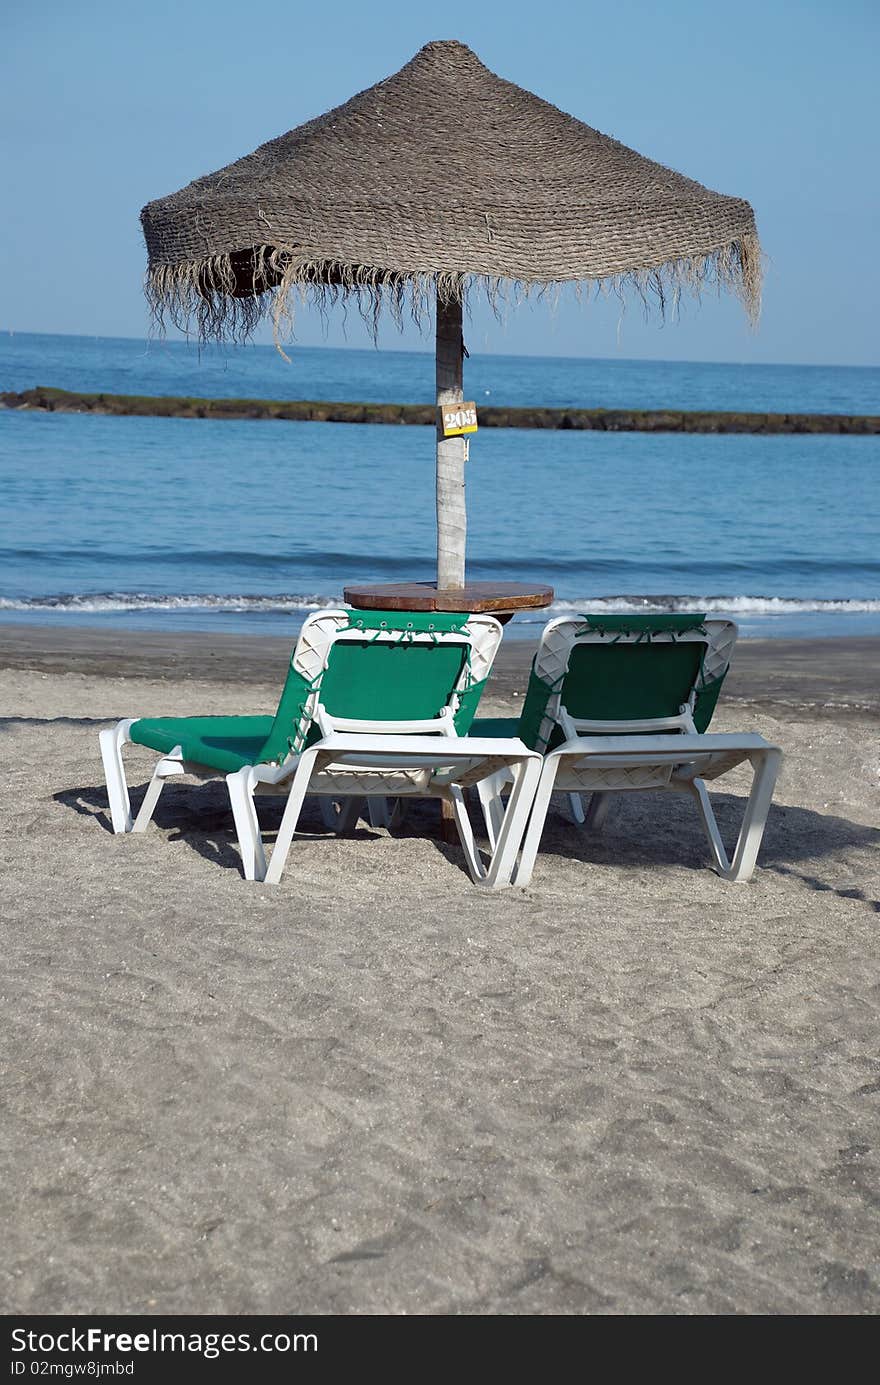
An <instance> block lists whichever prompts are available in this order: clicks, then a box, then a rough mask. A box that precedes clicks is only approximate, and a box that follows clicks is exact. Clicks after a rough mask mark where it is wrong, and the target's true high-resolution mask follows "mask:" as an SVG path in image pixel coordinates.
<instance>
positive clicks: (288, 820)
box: [261, 751, 351, 885]
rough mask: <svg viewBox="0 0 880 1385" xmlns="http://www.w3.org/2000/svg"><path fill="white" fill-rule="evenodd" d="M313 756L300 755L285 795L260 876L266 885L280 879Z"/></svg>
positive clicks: (308, 777) (303, 800)
mask: <svg viewBox="0 0 880 1385" xmlns="http://www.w3.org/2000/svg"><path fill="white" fill-rule="evenodd" d="M314 763H315V757H314V755H313V754H310V753H309V752H308V751H306V752H305V753H304V754H303V755H301V756H300V761H299V764H298V765H297V768H296V773H295V774H294V776H293V782H292V784H291V786H290V793H289V794H288V796H287V803H286V804H285V806H284V815H283V817H282V819H281V826H280V827H279V828H278V836H277V837H276V838H275V846H274V847H273V849H272V857H271V859H270V861H269V868H268V870H267V871H266V872H265V875H264V876H262V877H261V878H262V879H265V881H266V884H267V885H277V884H278V882H279V880H280V879H281V872H282V871H283V870H284V862H285V861H286V860H287V853H288V852H289V851H290V843H291V842H292V841H293V834H294V832H295V831H296V824H297V823H298V822H299V815H300V813H301V812H302V806H303V803H304V802H305V797H306V790H307V789H308V787H309V781H310V780H311V777H312V766H313V765H314ZM350 802H351V800H350V799H348V800H346V802H345V804H344V805H343V808H344V809H345V808H348V807H349V804H350Z"/></svg>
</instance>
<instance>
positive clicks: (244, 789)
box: [100, 610, 541, 888]
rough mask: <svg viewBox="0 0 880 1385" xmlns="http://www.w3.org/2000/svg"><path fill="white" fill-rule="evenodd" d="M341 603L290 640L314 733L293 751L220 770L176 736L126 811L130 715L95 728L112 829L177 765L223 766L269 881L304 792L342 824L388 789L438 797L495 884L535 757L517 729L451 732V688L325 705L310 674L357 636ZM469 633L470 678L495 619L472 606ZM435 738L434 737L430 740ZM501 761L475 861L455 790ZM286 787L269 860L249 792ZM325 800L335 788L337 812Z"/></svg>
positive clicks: (442, 637) (479, 873)
mask: <svg viewBox="0 0 880 1385" xmlns="http://www.w3.org/2000/svg"><path fill="white" fill-rule="evenodd" d="M353 614H354V615H357V614H358V613H356V612H355V613H352V612H350V611H342V610H338V611H321V612H318V613H316V614H315V615H312V616H310V617H309V618H308V620H307V621H306V623H305V625H304V626H303V629H302V631H301V633H300V638H299V641H298V642H297V647H296V650H295V652H294V656H293V662H294V667H295V668H296V671H297V672H298V673H299V674H301V675H302V676H303V677H304V678H305V679H307V681H308V682H309V683H314V684H315V691H314V693H313V694H312V695H311V696H310V699H309V703H308V704H307V707H306V709H305V711H306V717H307V721H308V722H311V721H314V722H315V723H317V725H318V727H319V728H320V731H321V735H322V738H321V740H319V741H317V742H316V743H315V744H313V745H311V746H309V747H308V748H307V749H305V750H301V751H300V753H298V754H296V753H291V754H290V755H288V756H287V758H286V759H285V760H284V761H283V762H282V763H280V764H269V763H258V764H255V765H245V766H244V767H243V768H242V769H239V770H236V771H234V772H233V773H230V774H226V775H224V774H223V773H222V771H219V770H216V769H213V768H211V767H210V766H206V765H202V764H197V763H194V762H192V761H186V760H184V758H183V753H182V749H181V747H180V746H176V747H175V748H174V749H172V750H171V751H169V752H168V753H167V754H165V755H162V757H161V759H160V760H159V762H158V764H157V765H156V767H155V769H154V772H153V777H152V779H151V780H150V783H149V786H148V788H147V792H146V796H145V798H144V801H143V803H142V805H141V808H140V810H139V812H138V815H137V817H136V818H134V819H133V818H132V814H131V807H130V802H129V794H128V786H127V783H126V779H125V770H124V767H123V763H122V749H123V746H124V745H125V744H127V743H128V742H129V741H130V740H131V736H130V734H129V731H130V728H131V726H132V725H133V723H134V721H135V720H136V718H126V719H125V720H123V721H120V722H119V723H118V724H117V725H116V726H115V727H112V728H108V729H107V730H105V731H102V732H101V733H100V744H101V755H102V759H103V763H104V772H105V776H106V780H107V791H108V797H109V802H110V814H111V819H112V824H113V830H114V832H116V833H121V832H143V831H145V830H146V828H147V825H148V823H149V821H150V818H151V817H152V815H153V812H154V810H155V807H156V803H157V802H158V799H159V795H160V793H161V792H162V788H163V785H164V782H165V779H166V778H168V777H170V776H172V775H176V774H189V775H194V776H195V777H197V778H199V779H205V780H206V779H218V778H225V780H226V784H227V787H228V789H229V798H230V804H231V807H232V813H233V818H234V821H235V828H236V832H237V834H238V841H239V847H240V850H241V856H242V866H243V870H244V875H245V878H246V879H248V880H266V881H267V882H269V883H273V884H274V883H277V882H278V880H279V879H280V877H281V872H282V870H283V868H284V863H285V860H286V858H287V854H288V851H289V849H290V844H291V841H292V838H293V834H294V832H295V831H296V826H297V822H298V820H299V815H300V812H301V810H302V806H303V802H304V799H305V797H306V795H307V794H317V795H320V796H321V799H322V809H323V810H324V811H323V816H324V820H325V822H326V823H327V825H328V826H329V825H331V824H333V825H335V826H337V827H338V828H341V829H343V830H345V829H346V828H349V827H350V826H352V825H353V823H354V821H355V819H356V816H357V807H358V806H359V803H360V800H361V799H362V798H364V797H366V800H367V808H368V811H369V813H370V818H371V821H373V823H374V825H375V824H376V823H377V822H383V820H384V821H387V820H388V817H387V809H386V807H385V804H384V802H383V800H385V799H386V798H389V797H390V798H406V797H428V798H440V799H446V800H447V801H449V802H450V803H451V804H452V807H453V815H454V819H455V823H456V827H457V829H458V833H459V837H460V840H461V844H462V848H463V850H464V853H465V858H466V860H467V865H468V869H469V871H470V874H471V878H472V879H473V880H474V882H475V883H476V884H479V885H484V886H487V887H488V888H496V887H500V886H502V885H507V884H509V883H510V876H511V872H512V870H513V866H514V863H515V861H516V856H517V853H518V851H519V847H520V844H521V841H522V836H523V832H524V831H525V827H526V823H527V821H528V814H529V809H530V807H531V804H532V800H533V798H534V794H535V790H536V788H537V783H538V778H539V775H540V770H541V757H540V755H538V754H537V752H535V751H530V750H529V749H528V748H527V747H526V746H525V745H523V743H522V741H520V740H518V739H515V738H510V739H505V740H497V739H494V738H482V739H471V738H469V737H466V736H459V735H458V734H457V732H456V729H455V723H454V720H453V717H454V714H455V711H456V709H457V707H458V692H453V694H452V696H451V697H450V700H449V703H448V705H447V706H446V707H445V708H444V709H443V710H442V712H441V715H440V716H438V717H434V718H430V719H423V720H418V721H396V722H391V721H352V720H346V719H344V718H334V717H332V716H330V715H329V714H328V713H327V711H326V710H325V709H324V707H323V706H322V705H321V702H320V675H321V673H322V671H323V670H325V669H326V667H327V662H328V659H329V656H330V651H331V649H332V647H333V644H334V643H335V642H336V641H345V640H351V641H356V642H359V641H362V640H363V638H364V635H363V631H361V630H357V629H351V628H349V627H350V624H351V620H352V615H353ZM374 638H375V639H377V640H380V641H381V640H397V639H399V638H400V635H399V632H392V631H388V632H384V631H378V632H376V633H375V634H374ZM465 638H466V642H467V643H469V644H470V662H469V677H470V678H471V679H472V680H473V681H474V682H480V681H482V680H483V679H485V677H486V676H487V674H488V672H489V670H490V668H491V666H492V662H493V660H494V657H495V654H496V651H497V649H498V645H499V643H500V640H501V626H500V625H499V623H498V621H496V620H495V619H494V617H492V616H481V615H477V616H470V617H469V618H468V620H467V624H466V637H465ZM407 640H408V641H409V642H416V641H419V642H424V643H429V642H430V643H434V644H436V643H439V642H451V643H456V644H462V643H463V642H465V641H463V638H462V634H461V633H458V634H455V633H450V632H436V631H435V632H432V633H430V634H428V633H424V632H419V631H414V632H412V633H410V632H407ZM441 741H442V749H441V745H440V744H439V742H441ZM499 772H501V773H503V774H504V777H505V781H508V780H511V779H512V780H513V784H514V787H513V791H512V793H511V796H510V800H509V803H508V805H507V811H506V813H505V814H504V816H503V818H501V817H500V816H499V815H497V814H496V819H495V820H496V822H497V823H498V831H497V833H496V835H495V840H494V841H493V843H492V854H491V859H490V862H489V865H488V867H485V866H484V865H483V863H482V861H481V859H480V855H479V853H478V851H477V848H476V845H475V842H474V837H473V832H472V830H471V825H470V822H469V819H468V815H467V810H466V808H465V804H464V797H463V790H464V789H465V788H466V787H468V786H470V785H474V784H476V785H479V783H481V782H482V780H483V779H486V778H491V777H492V776H495V775H497V774H498V773H499ZM258 792H259V793H276V794H286V795H287V796H288V802H287V805H286V807H285V810H284V816H283V818H282V822H281V827H280V830H279V833H278V838H277V841H276V844H275V848H274V850H273V852H272V857H271V861H270V862H269V863H268V865H267V861H266V854H265V850H264V847H263V842H262V837H261V835H260V829H259V822H258V818H257V813H256V807H255V804H254V795H255V793H258ZM333 800H337V801H339V800H342V801H343V804H342V808H341V809H340V810H339V811H338V812H336V811H335V810H334V808H333V806H332V805H333Z"/></svg>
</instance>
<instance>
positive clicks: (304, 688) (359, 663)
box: [129, 611, 485, 774]
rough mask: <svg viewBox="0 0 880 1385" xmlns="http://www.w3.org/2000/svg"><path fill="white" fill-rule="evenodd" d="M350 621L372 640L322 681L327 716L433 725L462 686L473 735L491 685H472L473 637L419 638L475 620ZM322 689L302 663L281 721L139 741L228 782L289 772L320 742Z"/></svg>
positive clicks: (342, 647)
mask: <svg viewBox="0 0 880 1385" xmlns="http://www.w3.org/2000/svg"><path fill="white" fill-rule="evenodd" d="M349 614H350V624H349V626H348V627H347V628H348V629H349V630H352V631H355V630H356V631H359V632H362V633H363V639H354V640H348V641H345V642H338V643H336V644H335V645H334V646H333V648H332V650H331V652H330V657H329V662H328V665H327V668H326V669H323V670H322V671H321V672H320V673H319V675H318V680H319V681H320V688H321V700H322V702H323V704H324V706H325V708H326V710H327V712H328V713H330V714H331V715H338V716H343V717H350V718H354V719H356V720H364V721H370V720H376V721H383V720H386V721H394V720H396V719H408V720H413V719H419V718H431V717H434V716H436V715H437V711H438V707H440V706H442V705H444V703H445V702H446V701H447V700H448V697H449V693H450V691H451V690H452V689H453V688H454V687H459V689H460V691H459V706H458V710H457V712H456V714H455V725H456V730H457V731H458V734H459V735H460V736H465V735H467V733H468V730H469V729H470V725H471V722H472V720H473V716H474V713H475V711H476V709H477V704H478V702H479V700H480V695H481V693H482V691H483V686H484V683H485V679H473V678H471V677H470V672H469V665H468V658H469V654H468V644H467V641H466V639H464V638H463V641H462V643H460V644H459V643H442V642H441V641H439V639H438V640H437V641H436V642H435V643H430V642H427V643H426V642H425V641H424V640H422V641H421V642H419V641H417V640H416V638H415V637H416V636H417V635H425V634H427V635H429V636H430V637H431V638H432V639H433V637H434V636H435V635H436V636H439V635H441V634H446V635H450V634H462V635H463V636H464V633H465V632H466V630H467V620H468V617H467V616H466V615H458V614H450V613H447V612H444V613H432V614H431V615H424V614H421V613H414V612H405V613H404V612H399V611H398V612H394V611H352V612H350V613H349ZM389 631H390V632H393V633H394V634H395V635H396V636H397V639H396V640H395V641H394V642H392V643H388V642H386V641H384V640H379V639H378V638H377V636H378V635H379V634H380V633H385V632H389ZM312 690H313V684H312V683H310V682H309V681H308V679H307V678H306V677H305V676H304V675H303V674H302V673H300V672H297V670H296V668H295V667H294V662H293V660H292V661H291V666H290V668H289V670H288V674H287V679H286V682H285V684H284V688H283V689H282V693H281V698H280V700H279V703H278V709H277V711H276V712H275V715H274V716H243V717H143V718H141V720H140V721H135V722H134V723H133V724H132V726H131V728H130V730H129V736H130V739H131V740H132V741H136V742H137V743H138V744H139V745H145V746H148V747H149V748H150V749H151V750H158V751H160V752H161V753H162V754H165V755H168V754H170V752H171V751H172V750H174V748H175V747H176V746H180V748H181V752H182V754H183V758H184V759H185V760H188V761H190V762H191V763H193V764H198V765H205V766H207V767H208V768H209V769H216V770H221V771H222V772H223V773H224V774H231V773H234V772H235V771H236V770H239V769H242V768H243V767H244V766H245V765H257V764H281V763H282V762H283V761H284V760H285V759H286V758H287V757H288V755H290V754H291V753H298V752H299V751H301V750H302V749H304V748H305V746H307V745H310V744H311V743H312V742H313V741H315V740H317V739H318V738H319V736H320V732H319V730H318V727H317V725H315V724H314V723H313V722H312V721H311V719H310V718H309V717H308V716H307V714H306V705H307V702H308V700H309V697H310V695H311V693H312Z"/></svg>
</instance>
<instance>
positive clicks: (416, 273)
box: [141, 42, 760, 588]
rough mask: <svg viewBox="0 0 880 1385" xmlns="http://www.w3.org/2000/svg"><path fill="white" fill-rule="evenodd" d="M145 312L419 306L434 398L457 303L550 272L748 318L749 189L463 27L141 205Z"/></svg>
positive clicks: (459, 502)
mask: <svg viewBox="0 0 880 1385" xmlns="http://www.w3.org/2000/svg"><path fill="white" fill-rule="evenodd" d="M141 219H142V222H143V227H144V235H145V237H146V242H147V250H148V253H149V271H148V278H147V286H148V295H149V297H150V299H151V302H152V304H153V307H154V310H155V312H156V315H157V317H158V318H159V320H160V322H161V320H162V318H163V316H164V315H165V314H167V315H168V316H169V317H170V318H171V320H172V321H173V322H174V323H175V324H176V325H178V326H180V327H184V328H186V329H191V327H192V326H193V325H195V327H196V328H197V330H198V333H199V335H200V337H201V338H203V339H209V338H213V339H220V340H223V339H228V338H233V339H240V338H242V337H245V336H247V335H248V333H249V332H250V331H251V329H252V328H253V327H254V326H255V324H256V323H257V322H258V321H259V319H260V318H261V317H262V316H263V315H264V314H266V313H268V315H269V316H271V317H272V318H273V319H274V322H275V328H276V340H278V339H279V335H280V334H282V333H283V332H284V329H285V326H286V324H287V323H289V320H290V315H291V310H292V305H293V301H294V298H295V295H296V293H297V292H298V293H299V294H300V295H301V296H304V297H306V298H308V297H314V298H317V299H319V300H323V299H326V298H327V296H328V295H329V296H330V297H336V296H338V295H340V294H351V295H354V296H355V297H356V298H357V299H358V301H359V306H360V307H361V310H362V311H363V312H365V313H366V314H367V315H368V316H370V317H371V318H372V320H373V321H374V322H375V321H376V320H377V317H378V314H379V312H380V311H381V308H382V306H383V304H384V305H386V306H388V307H389V308H390V309H391V311H392V312H393V313H394V314H395V315H396V316H397V317H398V318H399V317H400V315H401V313H402V311H403V309H404V307H405V306H408V307H409V309H410V310H411V311H412V312H413V313H414V315H415V316H416V318H417V319H418V318H420V317H422V316H424V315H427V314H429V313H430V312H431V311H434V312H435V313H436V333H437V401H438V404H440V403H451V402H455V401H461V399H462V397H463V396H462V388H461V387H462V356H463V341H462V303H463V300H464V299H465V297H466V296H467V293H468V291H470V290H473V289H475V288H479V287H481V288H483V289H485V291H486V292H487V293H488V295H489V297H490V299H492V300H493V301H494V300H496V299H497V298H498V296H499V295H500V294H502V293H503V292H504V291H505V286H506V285H507V284H508V283H509V282H512V283H513V284H514V285H515V286H516V291H523V290H524V291H529V290H531V289H533V288H544V287H547V286H552V285H561V284H565V283H577V284H611V285H612V286H622V285H624V284H626V283H627V282H632V283H634V284H635V285H636V287H637V288H638V289H639V290H640V291H641V292H642V293H643V295H651V294H653V295H656V297H657V298H658V300H659V303H660V305H661V308H662V305H663V302H664V300H665V299H668V298H672V299H675V298H676V297H677V296H678V294H679V293H680V292H681V291H682V289H692V290H697V291H698V290H699V288H700V287H701V285H703V284H704V283H706V282H714V283H717V284H719V285H723V286H729V287H732V288H734V289H735V290H736V291H738V292H739V293H740V295H741V296H742V298H743V300H744V302H745V305H746V308H747V310H748V312H749V314H750V316H752V317H753V318H754V317H756V316H757V312H758V307H759V297H760V249H759V246H758V239H757V233H756V230H755V218H754V213H753V212H752V209H751V207H750V206H749V204H748V202H744V201H742V200H741V199H739V198H736V197H725V196H722V195H721V194H720V193H717V192H711V191H709V189H708V188H705V187H703V186H702V185H701V184H700V183H696V182H693V181H692V180H691V179H690V178H685V177H683V176H682V175H681V174H679V173H674V172H673V171H672V170H671V169H668V168H664V167H663V166H662V165H661V164H657V163H654V162H652V161H651V160H650V159H647V158H644V157H643V156H642V155H641V154H637V153H635V152H634V151H633V150H632V149H628V148H627V147H626V146H625V145H623V144H619V143H618V142H617V141H616V140H614V139H610V138H609V137H608V136H607V135H602V134H599V132H598V131H596V130H593V129H591V128H590V126H589V125H584V124H583V123H582V122H581V121H580V120H576V119H575V118H574V117H573V116H570V115H565V114H564V113H563V112H562V111H560V110H558V109H557V108H556V107H555V106H551V105H550V104H548V102H546V101H542V100H541V99H540V98H539V97H537V96H533V95H532V94H531V93H530V92H527V91H524V90H523V89H522V88H521V87H518V86H515V85H513V83H511V82H506V81H504V80H503V79H502V78H501V77H497V76H496V75H495V74H494V73H493V72H490V71H489V69H488V68H486V67H484V66H483V64H482V63H481V62H480V61H479V59H478V58H477V57H476V56H475V54H474V53H472V52H471V50H470V49H469V48H467V47H465V46H464V45H463V44H461V43H454V42H446V43H429V44H427V45H426V46H425V47H424V48H422V49H421V51H420V52H419V53H417V54H416V56H415V57H414V58H413V59H412V61H411V62H409V63H407V65H406V66H405V67H403V68H401V70H400V71H399V72H397V73H395V75H394V76H392V77H388V78H386V80H385V81H383V82H378V83H377V84H376V85H375V86H373V87H370V88H369V89H368V90H367V91H363V92H361V93H360V94H359V95H357V96H354V97H352V99H351V100H350V101H348V102H346V104H345V105H344V106H338V107H337V108H336V109H335V110H332V111H328V112H327V114H326V115H322V116H319V117H318V118H317V119H316V120H311V121H309V122H308V123H307V124H305V125H300V126H298V127H297V128H296V129H295V130H291V131H289V132H288V133H287V134H285V135H281V136H280V138H278V139H274V140H270V141H269V143H268V144H263V145H261V146H260V148H259V149H257V150H255V152H254V153H253V154H248V155H247V156H246V157H245V158H242V159H238V160H237V161H236V162H235V163H232V164H229V165H228V166H227V167H226V168H223V169H221V170H220V171H219V172H217V173H211V174H208V175H207V176H206V177H204V178H198V179H196V181H195V182H193V183H190V184H189V185H188V186H187V187H185V188H183V189H182V190H181V191H180V192H177V193H173V194H172V195H171V196H170V197H164V198H160V199H159V200H158V201H155V202H150V203H149V205H148V206H146V207H145V208H144V210H143V212H142V214H141ZM464 451H465V449H464V441H463V439H462V438H448V439H444V438H443V437H442V433H441V431H440V430H439V428H438V440H437V530H438V533H437V581H438V586H439V587H441V588H456V587H461V586H462V585H463V583H464V549H465V527H466V519H465V506H464Z"/></svg>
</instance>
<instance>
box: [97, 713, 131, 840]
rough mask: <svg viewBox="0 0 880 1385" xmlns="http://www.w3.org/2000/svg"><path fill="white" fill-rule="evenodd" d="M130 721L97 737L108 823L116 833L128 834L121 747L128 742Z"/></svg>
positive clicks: (129, 812)
mask: <svg viewBox="0 0 880 1385" xmlns="http://www.w3.org/2000/svg"><path fill="white" fill-rule="evenodd" d="M132 720H133V719H132V718H131V717H128V718H126V720H125V721H120V722H118V723H117V725H116V726H112V727H108V728H107V730H106V731H102V732H101V733H100V735H99V737H98V740H99V743H100V746H101V759H102V761H103V763H104V779H105V780H106V783H107V798H108V800H109V803H110V821H111V822H112V824H113V831H114V832H116V833H119V832H130V831H131V829H132V818H131V803H130V801H129V797H128V785H127V784H126V782H125V769H124V768H123V764H122V747H123V746H124V745H125V744H126V742H127V741H129V740H130V737H129V734H128V728H129V727H130V726H131V724H132Z"/></svg>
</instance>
